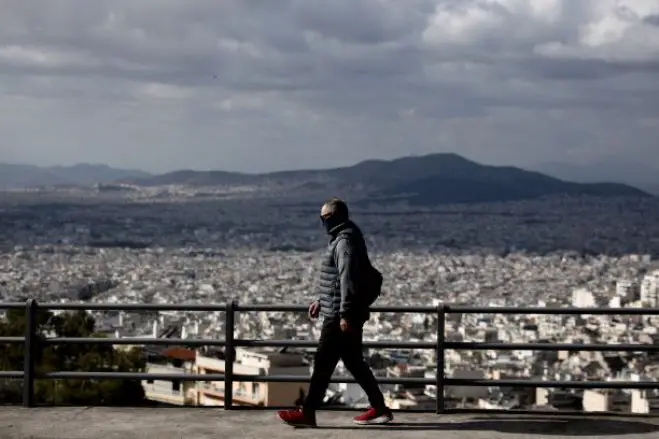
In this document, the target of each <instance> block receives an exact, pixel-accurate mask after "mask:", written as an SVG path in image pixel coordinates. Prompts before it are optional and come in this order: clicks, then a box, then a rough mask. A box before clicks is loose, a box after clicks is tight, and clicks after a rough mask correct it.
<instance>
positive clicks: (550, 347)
mask: <svg viewBox="0 0 659 439" xmlns="http://www.w3.org/2000/svg"><path fill="white" fill-rule="evenodd" d="M23 342H24V338H23V337H0V343H23ZM43 343H45V344H105V345H107V344H110V345H177V346H224V345H225V344H226V343H225V341H224V340H213V339H193V338H148V337H141V338H100V337H52V338H46V339H44V340H43ZM234 343H235V345H236V346H243V347H308V348H312V347H316V346H317V345H318V342H317V341H314V340H252V339H244V340H235V341H234ZM364 346H365V347H373V348H381V349H434V348H435V343H434V342H412V341H389V340H378V341H365V342H364ZM445 348H446V349H455V350H479V351H482V350H509V351H510V350H529V351H583V352H586V351H588V352H615V351H619V352H659V345H652V344H578V343H562V344H561V343H557V344H550V343H476V342H446V344H445Z"/></svg>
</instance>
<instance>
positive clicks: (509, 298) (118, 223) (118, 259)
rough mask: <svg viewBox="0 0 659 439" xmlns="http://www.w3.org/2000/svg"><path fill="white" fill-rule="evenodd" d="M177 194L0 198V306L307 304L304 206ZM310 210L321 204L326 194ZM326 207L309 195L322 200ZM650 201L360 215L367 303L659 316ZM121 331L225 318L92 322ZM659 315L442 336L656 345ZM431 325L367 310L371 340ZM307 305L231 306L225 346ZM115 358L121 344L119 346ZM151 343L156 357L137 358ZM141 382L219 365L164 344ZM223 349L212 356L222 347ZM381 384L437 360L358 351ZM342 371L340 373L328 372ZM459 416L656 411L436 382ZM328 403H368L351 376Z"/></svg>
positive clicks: (585, 365)
mask: <svg viewBox="0 0 659 439" xmlns="http://www.w3.org/2000/svg"><path fill="white" fill-rule="evenodd" d="M198 195H199V194H197V193H195V191H194V190H191V189H188V188H176V187H168V188H159V189H158V192H157V193H154V192H153V189H149V190H142V191H131V192H130V193H129V194H128V195H124V194H121V193H119V194H110V195H108V194H107V193H105V192H103V191H101V190H100V188H98V187H97V188H95V189H94V188H93V189H85V190H83V189H67V190H59V191H53V190H49V191H46V190H42V191H30V192H5V193H2V194H0V292H1V293H2V297H1V299H0V300H2V301H4V302H8V301H18V300H24V299H25V298H26V297H34V298H36V299H37V300H38V301H40V302H67V301H79V300H84V301H89V302H90V303H154V304H159V303H162V304H165V303H199V304H209V303H225V302H227V301H230V300H235V301H237V302H238V303H240V304H258V303H262V304H268V303H271V304H305V305H306V304H308V303H309V302H310V301H311V300H313V299H314V297H315V276H316V273H317V268H318V263H319V255H320V252H321V251H322V249H323V246H324V242H325V241H324V240H325V238H324V236H323V231H322V229H321V228H320V224H319V222H318V211H317V210H318V206H316V205H315V204H314V203H311V204H309V203H306V204H305V203H302V204H301V203H286V202H284V201H278V200H276V199H270V198H269V199H259V198H254V197H252V198H246V197H241V196H239V195H240V194H238V195H235V194H229V195H232V196H228V195H227V194H224V196H222V197H219V196H218V194H211V195H209V194H208V193H207V192H206V193H204V196H198ZM321 201H322V200H321ZM316 204H318V205H319V204H320V202H318V203H316ZM658 214H659V205H657V203H656V202H655V201H654V200H645V201H643V200H633V201H631V200H624V199H618V200H598V199H589V198H584V199H565V198H556V199H544V200H536V201H528V202H517V203H501V204H488V205H485V204H484V205H462V206H441V207H433V208H432V209H431V208H415V209H412V208H409V207H404V206H378V207H377V208H376V207H373V206H369V207H365V208H362V209H355V214H354V217H355V220H356V221H357V222H358V223H359V224H360V225H361V226H362V228H363V229H364V231H365V232H366V234H367V239H368V243H369V249H370V251H371V253H372V259H373V262H374V264H375V265H376V266H377V267H378V268H379V269H380V270H381V271H382V272H383V273H384V274H385V287H384V290H385V292H384V295H383V296H382V297H381V299H379V301H378V305H403V306H415V305H435V306H436V305H439V304H441V303H445V304H461V305H474V306H491V307H499V306H516V307H552V308H553V307H570V306H574V307H584V308H587V307H597V308H605V307H609V308H620V307H659V265H658V264H656V257H659V252H658V251H657V250H658V249H659V225H658V224H657V221H656V218H657V217H658ZM93 315H94V317H95V318H96V321H97V329H98V330H99V331H101V332H105V333H107V334H108V335H110V336H116V337H165V336H167V337H173V338H179V337H180V338H208V339H222V338H224V330H225V328H224V313H222V312H219V311H218V312H198V311H195V312H192V311H189V312H160V313H144V312H141V313H138V312H124V311H121V312H118V311H107V312H106V311H104V312H94V313H93ZM658 324H659V316H615V315H614V316H599V315H598V316H593V315H587V314H586V315H553V314H550V315H528V314H519V315H497V314H449V315H448V316H447V321H446V333H445V337H446V340H447V341H465V342H501V343H537V342H551V343H586V344H589V343H598V344H606V343H609V344H618V343H628V344H631V343H638V344H656V343H657V342H659V335H658V334H657V327H658V326H659V325H658ZM436 328H437V317H436V316H435V315H423V314H414V313H408V314H389V313H374V314H373V315H372V318H371V320H370V321H369V322H368V323H367V325H366V327H365V339H367V340H383V341H384V340H391V341H434V340H436ZM318 329H319V325H318V324H317V323H315V322H312V321H310V320H309V319H308V318H307V316H306V315H305V314H304V313H298V314H295V313H282V312H275V313H262V312H261V313H259V312H249V313H247V312H241V313H238V314H237V315H236V323H235V337H236V338H241V339H277V340H291V339H293V340H294V339H299V340H310V339H316V338H317V336H318ZM118 348H119V347H118ZM149 349H150V350H151V351H153V350H154V349H156V348H154V347H151V348H149ZM157 350H158V356H157V357H158V360H157V361H156V360H155V359H154V360H153V361H150V362H149V363H148V371H149V372H161V373H162V372H166V373H181V374H189V373H197V374H204V373H218V374H221V373H223V371H224V360H223V358H224V357H223V355H222V352H221V350H219V349H218V348H214V349H213V348H199V349H187V348H182V347H176V346H164V347H160V348H158V349H157ZM311 350H312V349H292V348H289V349H287V350H286V351H282V350H281V349H279V350H278V349H248V348H239V349H238V350H237V353H236V364H235V365H234V373H237V374H250V375H251V374H271V375H282V374H292V375H308V374H309V368H310V367H311V366H310V364H309V358H310V353H309V352H307V351H311ZM218 351H220V352H218ZM368 355H369V358H370V361H371V363H372V364H373V365H374V366H375V368H376V369H377V371H376V374H377V375H379V376H390V377H391V376H396V377H397V376H402V377H405V376H411V377H429V378H433V377H434V376H435V374H436V371H435V370H434V367H435V366H434V365H435V364H436V360H435V352H434V351H432V350H416V349H410V350H402V349H399V350H391V349H389V350H385V349H382V350H380V349H369V350H368ZM445 365H446V369H445V373H446V376H449V377H469V378H473V377H482V378H483V379H506V378H510V379H529V380H573V381H581V380H597V381H606V380H621V381H656V380H657V379H658V378H659V357H657V356H656V354H655V355H654V356H653V354H648V353H640V352H622V353H620V352H609V353H598V352H566V351H557V352H552V351H509V350H508V351H504V350H502V351H494V350H492V351H467V350H465V351H462V350H460V351H457V350H456V351H453V350H449V351H447V352H446V356H445ZM337 375H338V376H344V375H345V372H344V371H342V368H341V367H339V368H338V370H337ZM143 385H144V387H145V391H146V395H147V397H148V398H150V399H153V400H156V401H159V402H162V403H168V404H181V405H183V404H189V405H222V404H223V403H224V402H223V382H218V381H208V382H204V381H200V382H197V383H195V382H191V381H185V380H183V381H166V382H164V381H144V383H143ZM306 386H307V384H306V383H303V382H301V383H265V382H264V383H236V384H235V388H234V392H233V394H234V395H233V398H234V401H233V403H234V404H247V405H259V404H261V405H291V404H293V403H294V402H295V400H296V399H298V398H299V396H300V394H301V392H302V393H303V392H304V391H305V390H306V388H307V387H306ZM383 389H385V390H386V395H387V398H388V403H389V404H390V406H391V407H392V408H399V407H405V408H429V407H434V404H435V396H436V389H435V387H434V386H433V385H427V386H423V385H420V386H419V385H417V386H410V385H383ZM446 402H447V404H451V405H453V406H466V407H481V408H495V409H513V408H520V407H522V408H528V407H540V408H552V407H553V408H554V409H557V410H561V409H567V408H577V409H583V410H588V411H609V410H621V411H627V412H629V411H633V412H638V413H648V412H651V411H653V410H658V409H659V395H657V394H656V393H653V392H652V391H649V390H616V391H613V390H608V391H605V390H566V389H544V388H539V387H533V386H532V385H529V387H528V388H515V389H513V388H493V387H490V388H479V387H448V388H447V389H446ZM327 403H328V404H345V405H351V406H363V405H366V403H367V401H366V400H365V397H364V395H363V394H362V392H361V390H360V389H359V388H358V387H357V386H356V385H355V384H333V385H332V386H331V388H330V390H329V391H328V394H327Z"/></svg>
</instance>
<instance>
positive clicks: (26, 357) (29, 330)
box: [23, 299, 37, 407]
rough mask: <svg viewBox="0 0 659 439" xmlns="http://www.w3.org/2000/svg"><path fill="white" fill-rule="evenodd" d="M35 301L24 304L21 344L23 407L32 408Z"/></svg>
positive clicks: (35, 340)
mask: <svg viewBox="0 0 659 439" xmlns="http://www.w3.org/2000/svg"><path fill="white" fill-rule="evenodd" d="M36 316H37V301H36V300H35V299H28V300H27V301H26V302H25V343H24V344H23V407H33V406H34V369H35V365H34V363H35V359H34V353H35V350H36V344H37V336H36V331H37V328H36V326H37V322H36Z"/></svg>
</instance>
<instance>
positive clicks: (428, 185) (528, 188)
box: [130, 154, 649, 204]
mask: <svg viewBox="0 0 659 439" xmlns="http://www.w3.org/2000/svg"><path fill="white" fill-rule="evenodd" d="M130 182H131V183H133V184H136V185H143V186H156V185H169V184H177V185H189V186H232V185H252V186H257V187H260V188H262V189H263V190H280V191H285V192H286V193H287V194H293V193H303V192H304V193H307V194H311V193H313V194H319V195H320V196H328V195H332V194H341V195H344V196H345V195H346V194H350V199H355V200H362V201H367V200H377V199H390V198H395V199H399V200H406V201H408V202H410V203H413V204H439V203H463V202H490V201H512V200H520V199H529V198H537V197H543V196H549V195H593V196H600V197H614V196H640V197H646V196H649V194H648V193H646V192H644V191H642V190H640V189H637V188H635V187H632V186H629V185H626V184H619V183H589V184H585V183H574V182H568V181H564V180H561V179H558V178H554V177H550V176H548V175H545V174H542V173H539V172H533V171H527V170H524V169H520V168H516V167H511V166H488V165H482V164H479V163H477V162H474V161H471V160H468V159H466V158H464V157H462V156H459V155H457V154H430V155H425V156H411V157H402V158H398V159H395V160H367V161H364V162H361V163H358V164H356V165H354V166H348V167H341V168H333V169H318V170H299V171H282V172H272V173H265V174H243V173H234V172H226V171H191V170H184V171H176V172H171V173H167V174H162V175H157V176H151V177H148V178H138V179H131V180H130ZM321 194H322V195H321Z"/></svg>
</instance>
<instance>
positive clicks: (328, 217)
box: [320, 197, 350, 232]
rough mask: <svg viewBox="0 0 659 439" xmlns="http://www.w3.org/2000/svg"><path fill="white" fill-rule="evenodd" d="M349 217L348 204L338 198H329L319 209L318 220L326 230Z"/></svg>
mask: <svg viewBox="0 0 659 439" xmlns="http://www.w3.org/2000/svg"><path fill="white" fill-rule="evenodd" d="M349 218H350V213H349V212H348V205H347V204H346V203H345V201H343V200H341V199H340V198H336V197H333V198H330V199H329V200H327V201H325V203H324V204H323V206H322V207H321V209H320V220H321V221H322V222H323V225H324V226H325V229H326V230H327V231H328V232H329V231H330V230H332V229H333V228H334V227H336V226H338V225H340V224H342V223H344V222H346V221H348V219H349Z"/></svg>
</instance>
